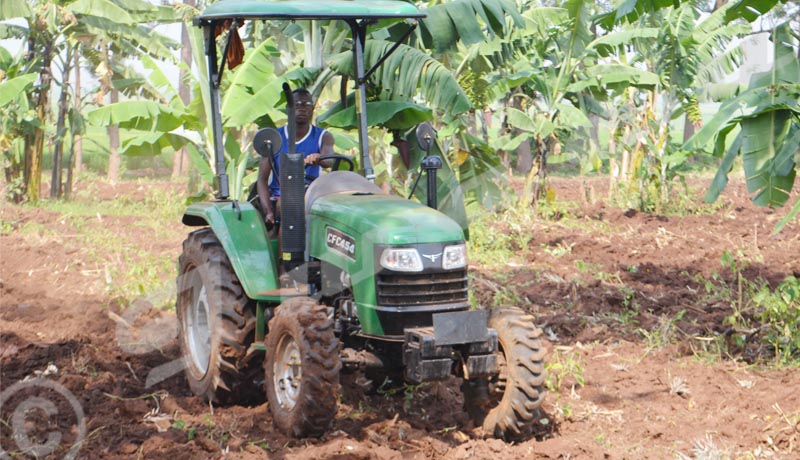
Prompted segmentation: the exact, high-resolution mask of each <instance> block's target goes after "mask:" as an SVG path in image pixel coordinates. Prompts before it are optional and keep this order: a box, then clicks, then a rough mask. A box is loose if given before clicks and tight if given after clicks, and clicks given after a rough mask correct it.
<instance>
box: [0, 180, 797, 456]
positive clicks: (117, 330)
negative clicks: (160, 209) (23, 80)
mask: <svg viewBox="0 0 800 460" xmlns="http://www.w3.org/2000/svg"><path fill="white" fill-rule="evenodd" d="M552 185H553V187H554V189H555V191H556V196H557V197H558V198H557V199H558V200H559V202H564V203H571V204H570V205H569V206H566V207H564V208H563V210H562V211H559V212H560V213H562V214H563V215H558V213H556V215H554V216H551V217H550V218H548V219H533V220H531V224H530V226H529V227H527V228H518V227H511V226H509V225H508V224H507V223H504V222H503V221H502V220H501V221H499V222H498V223H497V224H496V229H495V231H496V232H498V233H503V234H520V235H522V234H525V235H531V236H530V237H527V238H519V239H518V241H524V242H525V244H524V247H514V248H512V251H511V252H510V254H511V256H508V255H507V254H509V253H506V255H503V256H502V257H503V260H498V261H496V263H493V264H488V263H485V264H477V263H473V264H471V276H472V289H473V291H474V293H475V296H476V298H477V299H478V301H479V302H480V303H482V304H483V305H486V306H492V305H498V304H515V305H517V306H520V307H522V308H524V309H526V310H528V311H530V312H531V313H533V314H534V315H535V316H536V318H537V323H538V325H539V326H540V327H542V328H543V329H544V331H545V333H546V334H545V335H546V337H547V346H548V356H549V357H548V361H549V363H550V364H549V365H548V367H549V369H550V372H551V377H550V387H551V391H550V392H549V394H548V395H547V399H546V401H545V403H544V406H543V410H542V411H541V414H540V418H539V420H538V421H537V430H536V434H535V435H534V436H532V437H530V438H529V439H524V440H517V441H514V442H504V441H501V440H496V439H487V438H485V437H484V433H483V432H482V431H481V429H480V428H477V427H474V426H472V425H471V423H470V422H469V421H468V420H467V418H466V417H465V416H464V414H463V412H462V410H461V404H462V397H461V393H460V391H459V382H457V381H448V382H441V383H435V384H430V385H423V386H421V387H405V388H403V387H400V388H388V389H387V388H383V389H378V390H377V391H376V390H375V388H374V386H373V387H372V388H370V385H368V384H367V382H365V378H364V376H363V375H359V374H352V375H343V376H342V384H343V394H342V396H341V401H340V404H339V412H338V414H337V416H336V418H335V420H334V422H333V426H332V427H331V429H330V431H329V432H328V434H326V435H325V436H323V437H322V438H321V439H302V440H297V439H291V438H287V437H285V436H283V435H282V434H280V433H279V432H278V431H276V430H275V429H274V428H273V426H272V420H271V417H270V415H269V412H268V409H267V407H266V403H263V402H262V403H260V404H256V405H253V406H229V407H212V406H210V405H208V404H206V403H204V402H203V401H202V400H201V399H199V398H196V397H194V396H192V394H191V393H190V391H189V389H188V386H187V385H186V382H185V380H184V378H183V375H182V373H181V372H180V360H179V354H178V353H179V352H178V346H177V344H176V340H175V338H176V330H177V326H176V323H175V316H174V313H173V311H172V310H170V309H168V308H156V307H154V306H153V304H154V303H155V304H158V302H156V301H154V300H153V297H152V296H149V295H147V293H145V294H143V295H142V296H141V298H138V299H135V300H131V299H126V298H123V297H118V296H117V297H115V296H114V295H112V294H111V292H113V290H109V288H108V285H109V284H110V283H112V282H113V280H111V279H110V278H111V277H110V275H109V272H108V269H107V266H106V267H105V268H104V265H103V264H102V263H101V262H98V261H102V260H104V259H107V260H115V259H118V258H119V254H118V253H117V252H116V251H115V250H114V249H113V248H108V247H107V245H98V246H97V247H95V246H93V245H91V244H84V243H81V241H85V240H84V239H81V238H78V237H76V235H81V234H83V233H84V232H90V231H91V230H92V229H96V228H102V229H104V230H105V231H110V232H113V234H119V235H125V236H126V238H127V239H126V241H129V242H130V244H131V245H133V247H134V248H140V249H141V251H143V252H144V251H146V252H147V253H149V254H157V255H162V256H164V255H166V256H169V257H170V258H172V260H177V256H178V254H179V251H180V247H181V241H182V240H183V238H184V237H185V234H186V228H184V227H182V226H181V225H180V223H179V219H178V218H176V220H175V225H174V228H167V229H163V228H162V229H153V228H150V227H147V226H142V225H139V224H140V222H137V221H135V219H132V218H131V217H115V216H113V215H108V216H101V215H97V216H96V217H95V216H92V217H86V218H85V219H84V220H83V221H81V223H80V225H75V220H74V219H67V220H65V219H64V216H63V214H62V213H59V212H52V211H46V210H44V209H43V208H36V207H31V206H18V205H13V204H8V203H3V204H2V210H0V217H1V218H2V219H1V220H0V222H2V246H0V251H1V252H0V293H1V294H2V298H1V299H0V366H1V369H0V390H1V391H2V393H0V419H1V420H0V443H2V446H1V447H2V449H1V450H0V458H9V457H11V458H37V457H38V458H54V459H55V458H58V459H61V458H81V459H134V458H135V459H170V460H180V459H202V458H208V459H220V458H229V459H264V458H270V459H338V460H346V459H466V458H476V459H484V458H502V459H503V460H511V459H670V458H696V459H700V458H703V459H726V458H727V459H738V458H783V459H798V458H800V424H799V423H800V373H798V372H797V370H796V369H791V368H788V369H787V368H786V367H775V366H771V365H770V364H769V363H770V358H769V356H768V353H766V352H765V350H763V347H761V346H759V345H754V344H752V343H745V345H744V346H741V342H742V340H734V339H741V338H742V337H745V338H746V336H747V333H748V332H747V331H739V330H735V329H731V327H730V324H729V323H728V322H726V321H725V320H726V318H727V317H729V316H730V315H732V314H733V312H734V307H736V306H737V305H736V302H737V299H741V298H744V297H740V296H739V292H740V291H739V288H740V286H744V288H747V286H750V284H749V283H750V282H756V280H763V282H765V283H767V284H768V285H770V286H772V287H775V286H776V285H777V284H778V283H780V282H781V280H783V279H784V278H785V277H786V276H788V275H794V276H800V223H798V222H793V223H791V224H789V225H788V226H787V227H786V228H785V229H784V230H783V232H782V233H780V234H778V235H776V236H770V231H771V230H772V227H773V226H774V224H775V222H777V221H778V219H780V217H781V216H782V215H783V213H784V212H785V210H779V211H772V210H769V209H763V208H758V207H755V206H754V205H752V204H751V203H750V201H749V199H748V195H747V193H746V190H745V189H744V186H743V185H742V184H741V183H738V182H733V183H732V184H731V185H730V186H729V187H728V189H727V190H726V191H725V193H724V195H723V197H722V198H721V199H720V200H721V201H720V202H719V203H718V204H717V205H715V206H714V207H707V206H701V205H700V204H699V203H700V197H701V196H702V193H703V190H704V189H703V184H702V183H697V184H693V186H694V189H695V191H694V192H692V193H693V195H692V196H689V197H687V198H686V202H687V208H689V209H690V210H691V211H692V212H685V213H681V214H672V215H653V214H647V213H642V212H636V211H632V210H625V209H619V208H615V207H612V206H609V205H605V204H603V203H602V202H601V201H597V200H592V201H591V202H590V201H589V200H587V199H586V198H585V197H586V196H591V195H592V194H591V193H586V190H587V187H588V188H589V189H590V190H594V189H596V190H603V189H604V187H607V185H606V184H605V183H604V182H602V181H594V182H588V183H582V182H581V181H579V180H578V179H554V180H553V184H552ZM93 187H95V189H94V190H95V194H96V199H100V200H119V199H121V197H125V199H128V200H134V201H135V200H143V199H144V198H145V197H146V196H147V194H148V193H150V191H151V190H152V189H153V187H160V188H161V189H162V190H168V189H171V190H177V188H176V187H175V186H171V185H170V184H167V183H161V184H159V183H155V184H153V183H150V184H148V186H147V187H142V186H141V185H140V183H137V182H131V183H123V184H120V185H117V186H114V187H112V186H110V185H107V184H102V183H96V184H94V185H93ZM176 193H178V192H177V191H176ZM795 196H796V193H795ZM793 199H794V198H793ZM692 208H694V209H692ZM28 223H36V224H37V226H31V225H27V226H26V224H28ZM32 228H33V229H37V228H38V229H39V230H31V229H32ZM23 229H27V230H25V231H23ZM128 249H129V250H130V249H131V248H128ZM726 252H727V253H729V254H732V255H733V256H734V258H735V260H737V263H738V264H739V265H738V266H739V267H740V268H739V269H736V270H732V269H731V266H730V264H729V265H728V266H724V265H723V264H722V263H721V262H720V261H721V259H722V258H723V254H724V253H726ZM506 259H507V260H506ZM126 276H131V277H135V276H137V275H136V273H135V272H130V273H129V274H127V275H126ZM164 278H165V279H164V280H163V281H164V286H166V287H167V289H169V288H170V286H173V283H174V281H173V277H172V275H170V276H165V277H164ZM173 290H174V289H173ZM156 306H158V305H156ZM795 307H798V308H800V306H795ZM725 337H729V338H731V340H729V341H727V342H726V341H725V340H724V338H725ZM753 363H754V364H753ZM53 435H56V436H53ZM48 436H49V437H48ZM48 442H49V444H48ZM37 446H39V447H38V448H37ZM37 449H38V450H37Z"/></svg>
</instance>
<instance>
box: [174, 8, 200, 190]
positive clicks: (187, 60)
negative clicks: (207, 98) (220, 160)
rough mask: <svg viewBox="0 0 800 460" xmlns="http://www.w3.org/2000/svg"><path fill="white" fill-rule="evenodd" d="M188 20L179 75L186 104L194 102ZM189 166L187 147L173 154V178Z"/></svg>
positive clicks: (184, 23) (183, 33) (183, 27)
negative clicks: (190, 80)
mask: <svg viewBox="0 0 800 460" xmlns="http://www.w3.org/2000/svg"><path fill="white" fill-rule="evenodd" d="M183 3H184V4H185V5H187V6H195V4H196V0H184V2H183ZM188 27H189V26H188V24H187V23H186V21H184V22H183V25H181V62H182V63H183V66H182V67H181V69H180V73H179V77H178V96H179V97H180V98H181V101H182V102H183V105H184V106H187V105H189V103H190V102H192V87H191V86H190V85H189V78H190V77H189V72H190V71H191V69H192V42H191V41H190V40H189V28H188ZM188 168H189V152H188V150H187V148H186V147H182V148H181V149H180V150H178V151H177V152H175V153H173V154H172V178H173V179H177V178H178V177H181V176H182V175H183V174H184V173H185V172H186V171H187V170H188Z"/></svg>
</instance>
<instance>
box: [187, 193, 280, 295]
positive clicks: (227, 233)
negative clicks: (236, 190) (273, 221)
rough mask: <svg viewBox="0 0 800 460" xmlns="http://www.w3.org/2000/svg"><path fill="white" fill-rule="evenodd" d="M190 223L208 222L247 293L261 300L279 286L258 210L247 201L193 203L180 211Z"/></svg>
mask: <svg viewBox="0 0 800 460" xmlns="http://www.w3.org/2000/svg"><path fill="white" fill-rule="evenodd" d="M182 220H183V223H184V224H185V225H188V226H190V227H197V226H206V225H207V226H209V227H210V228H211V230H212V231H213V232H214V235H216V237H217V239H218V240H219V242H220V243H221V244H222V248H223V249H224V250H225V254H226V255H227V256H228V259H229V260H230V262H231V265H232V266H233V270H234V272H235V273H236V277H237V278H239V282H240V283H241V284H242V288H244V292H245V294H247V297H249V298H251V299H255V300H260V298H261V297H263V293H266V292H268V291H273V290H275V289H277V288H278V278H277V277H278V275H277V274H278V271H277V269H276V268H277V263H276V260H275V256H274V254H273V252H272V251H271V250H270V248H271V243H270V241H269V239H268V238H267V232H266V227H265V226H264V220H263V219H262V217H261V214H259V212H258V211H257V210H256V209H255V208H254V207H253V205H252V204H250V203H248V202H236V203H235V204H234V202H233V201H214V202H202V203H194V204H192V205H190V206H189V207H188V208H187V209H186V211H185V212H184V214H183V219H182Z"/></svg>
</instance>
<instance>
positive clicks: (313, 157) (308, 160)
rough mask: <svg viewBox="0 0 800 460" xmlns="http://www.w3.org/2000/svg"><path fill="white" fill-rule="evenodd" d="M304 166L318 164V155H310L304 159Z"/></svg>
mask: <svg viewBox="0 0 800 460" xmlns="http://www.w3.org/2000/svg"><path fill="white" fill-rule="evenodd" d="M305 164H307V165H317V164H319V153H312V154H311V155H309V156H307V157H305Z"/></svg>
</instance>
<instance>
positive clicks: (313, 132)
mask: <svg viewBox="0 0 800 460" xmlns="http://www.w3.org/2000/svg"><path fill="white" fill-rule="evenodd" d="M278 132H279V133H280V135H281V141H282V143H281V149H280V150H279V151H278V153H276V154H275V158H274V162H273V167H272V180H271V181H270V183H269V193H270V195H272V196H276V197H278V196H281V189H280V186H279V185H278V180H276V178H280V171H279V170H278V168H279V166H278V164H279V163H280V160H279V157H280V155H281V154H283V153H287V152H288V151H289V132H288V129H287V128H286V126H284V127H283V128H281V129H279V130H278ZM326 132H327V131H325V130H324V129H322V128H320V127H318V126H314V125H311V129H309V130H308V133H307V134H306V135H305V137H303V138H302V139H300V140H298V141H297V142H296V143H295V144H294V145H295V152H296V153H302V154H303V158H305V157H307V156H309V155H311V154H312V153H319V151H320V150H321V149H322V136H323V135H324V134H325V133H326ZM306 176H310V177H314V178H317V177H319V165H307V166H306ZM310 183H311V180H310V179H309V178H308V177H306V185H308V184H310Z"/></svg>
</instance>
